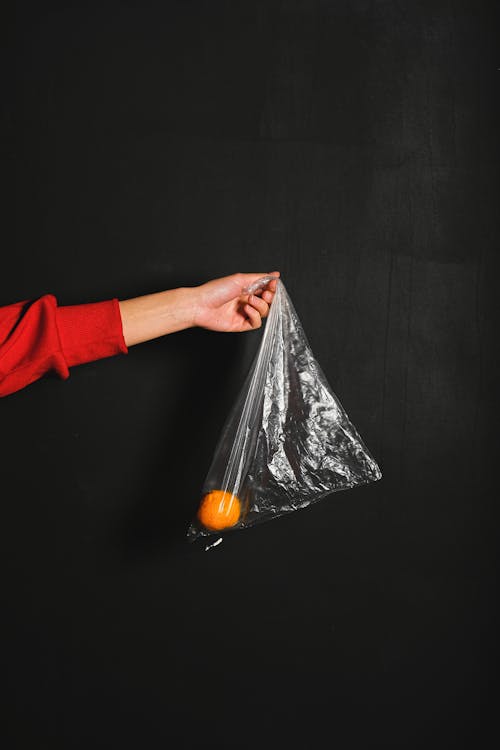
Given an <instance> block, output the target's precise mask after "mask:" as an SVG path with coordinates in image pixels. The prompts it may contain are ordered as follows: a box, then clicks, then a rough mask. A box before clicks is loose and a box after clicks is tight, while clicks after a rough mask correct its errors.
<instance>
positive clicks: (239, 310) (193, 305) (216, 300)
mask: <svg viewBox="0 0 500 750" xmlns="http://www.w3.org/2000/svg"><path fill="white" fill-rule="evenodd" d="M266 275H267V274H265V273H235V274H232V275H231V276H225V277H223V278H221V279H214V280H212V281H208V282H207V283H205V284H201V285H200V286H195V287H181V288H179V289H169V290H167V291H165V292H157V293H156V294H147V295H144V296H142V297H135V298H134V299H129V300H123V301H120V312H121V317H122V324H123V336H124V339H125V343H126V345H127V346H133V345H134V344H140V343H142V342H144V341H149V340H150V339H154V338H158V337H159V336H165V335H166V334H169V333H174V332H176V331H182V330H184V329H185V328H192V327H194V326H198V327H200V328H206V329H208V330H212V331H226V332H242V331H250V330H252V329H256V328H259V327H260V326H261V325H262V318H265V317H266V316H267V314H268V312H269V305H270V304H271V302H272V300H273V297H274V294H275V292H276V284H277V279H278V278H279V271H274V272H273V273H272V274H269V275H273V276H274V277H275V278H276V280H275V281H270V282H269V283H268V284H267V285H266V286H265V287H263V288H262V289H260V290H259V291H257V292H256V293H255V294H254V295H250V296H249V295H248V294H245V293H244V289H245V288H246V287H248V286H250V285H251V284H253V283H254V282H256V281H257V280H258V279H260V278H262V277H263V276H266Z"/></svg>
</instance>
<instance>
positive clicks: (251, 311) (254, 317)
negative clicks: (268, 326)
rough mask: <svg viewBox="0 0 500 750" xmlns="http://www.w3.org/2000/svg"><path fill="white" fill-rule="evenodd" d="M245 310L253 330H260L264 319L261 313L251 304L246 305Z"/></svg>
mask: <svg viewBox="0 0 500 750" xmlns="http://www.w3.org/2000/svg"><path fill="white" fill-rule="evenodd" d="M243 309H244V310H245V313H246V314H247V316H248V322H249V323H250V326H251V328H253V329H254V330H255V329H257V328H260V327H261V325H262V318H261V317H260V313H259V311H258V310H256V309H255V307H252V305H249V304H246V305H245V306H244V308H243Z"/></svg>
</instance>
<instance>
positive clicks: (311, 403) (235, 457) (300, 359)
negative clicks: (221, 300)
mask: <svg viewBox="0 0 500 750" xmlns="http://www.w3.org/2000/svg"><path fill="white" fill-rule="evenodd" d="M269 280H270V277H264V278H263V279H260V280H259V281H258V282H256V284H254V285H252V287H251V288H248V289H246V290H242V293H245V292H246V293H253V292H255V291H256V290H257V289H261V288H263V287H264V286H265V285H266V284H267V283H268V282H269ZM380 477H381V473H380V469H379V467H378V466H377V463H376V462H375V460H374V459H373V458H372V456H371V455H370V453H369V452H368V450H367V448H366V446H365V445H364V443H363V441H362V439H361V437H360V435H359V434H358V432H357V431H356V428H355V427H354V426H353V424H352V423H351V422H350V421H349V418H348V416H347V414H346V412H345V411H344V409H343V408H342V406H341V404H340V402H339V400H338V398H337V397H336V396H335V394H334V393H333V391H332V389H331V387H330V385H329V384H328V381H327V380H326V377H325V375H324V373H323V371H322V370H321V368H320V366H319V364H318V362H317V361H316V359H315V357H314V355H313V353H312V351H311V348H310V346H309V343H308V341H307V338H306V335H305V333H304V331H303V329H302V326H301V323H300V321H299V318H298V316H297V313H296V311H295V308H294V307H293V304H292V302H291V300H290V297H289V295H288V294H287V291H286V289H285V286H284V284H283V282H282V281H281V280H279V281H278V283H277V286H276V294H275V296H274V299H273V301H272V303H271V308H270V312H269V315H268V317H267V321H266V324H265V328H264V331H263V334H262V339H261V343H260V347H259V350H258V352H257V354H256V356H255V359H254V361H253V363H252V365H251V367H250V371H249V373H248V375H247V377H246V380H245V383H244V385H243V387H242V390H241V392H240V394H239V396H238V398H237V400H236V403H235V405H234V407H233V409H232V410H231V412H230V414H229V416H228V419H227V421H226V424H225V426H224V428H223V430H222V434H221V436H220V439H219V442H218V444H217V446H216V449H215V453H214V456H213V459H212V463H211V465H210V468H209V471H208V474H207V476H206V479H205V482H204V485H203V488H202V493H201V494H202V499H201V503H200V506H199V509H198V513H197V515H196V518H195V519H194V520H193V522H192V523H191V526H190V527H189V530H188V538H189V539H190V540H194V539H196V538H198V537H200V536H204V537H206V536H210V535H212V534H221V533H222V532H226V531H229V530H235V529H241V528H245V527H248V526H252V525H254V524H255V523H258V522H261V521H266V520H269V519H271V518H277V517H279V516H281V515H284V514H285V513H290V512H292V511H295V510H298V509H300V508H304V507H306V506H308V505H310V504H311V503H314V502H316V501H317V500H320V499H321V498H323V497H325V496H326V495H328V494H330V493H332V492H336V491H339V490H344V489H348V488H350V487H354V486H356V485H359V484H365V483H367V482H371V481H375V480H377V479H380Z"/></svg>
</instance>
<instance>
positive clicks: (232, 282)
mask: <svg viewBox="0 0 500 750" xmlns="http://www.w3.org/2000/svg"><path fill="white" fill-rule="evenodd" d="M271 275H272V276H275V277H276V279H278V278H279V275H280V272H279V271H273V272H272V273H267V274H266V273H234V274H232V275H231V276H224V277H223V278H221V279H214V280H213V281H208V282H207V283H206V284H202V285H201V286H198V287H195V288H194V289H193V290H192V291H193V292H195V295H194V306H195V310H194V319H193V322H194V325H195V326H199V327H200V328H206V329H208V330H210V331H227V332H242V331H250V330H253V329H256V328H260V326H261V325H262V319H263V318H265V317H267V315H268V313H269V306H270V304H271V302H272V301H273V298H274V295H275V293H276V285H277V283H278V282H277V280H276V281H270V282H269V283H268V284H266V286H264V287H262V288H261V289H259V290H258V291H256V292H255V293H254V294H252V295H248V294H245V293H244V290H245V289H246V288H247V287H249V286H250V285H251V284H253V283H254V282H255V281H257V280H258V279H260V278H262V277H263V276H271Z"/></svg>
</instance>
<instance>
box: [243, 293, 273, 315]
mask: <svg viewBox="0 0 500 750" xmlns="http://www.w3.org/2000/svg"><path fill="white" fill-rule="evenodd" d="M248 302H249V304H250V305H251V306H252V307H255V309H256V310H257V312H258V313H259V314H260V316H261V318H265V317H266V316H267V314H268V313H269V305H268V304H267V302H266V301H265V300H264V299H262V297H257V296H256V295H255V294H251V295H250V297H249V298H248Z"/></svg>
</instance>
